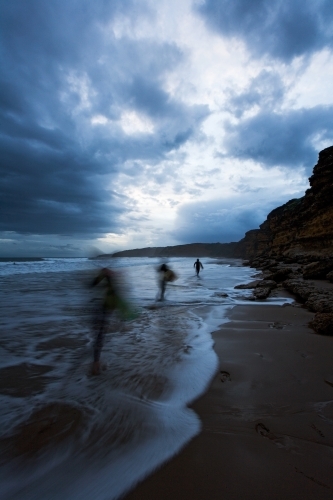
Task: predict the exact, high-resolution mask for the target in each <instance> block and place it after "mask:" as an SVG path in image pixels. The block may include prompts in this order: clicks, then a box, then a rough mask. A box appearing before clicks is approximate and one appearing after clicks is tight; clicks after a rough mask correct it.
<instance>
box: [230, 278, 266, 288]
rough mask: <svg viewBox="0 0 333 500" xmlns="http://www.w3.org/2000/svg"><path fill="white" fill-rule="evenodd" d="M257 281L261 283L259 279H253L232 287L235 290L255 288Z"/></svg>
mask: <svg viewBox="0 0 333 500" xmlns="http://www.w3.org/2000/svg"><path fill="white" fill-rule="evenodd" d="M259 283H261V280H255V281H251V282H250V283H245V284H242V285H236V286H234V288H236V289H237V290H250V289H251V288H255V287H256V286H257V285H258V284H259Z"/></svg>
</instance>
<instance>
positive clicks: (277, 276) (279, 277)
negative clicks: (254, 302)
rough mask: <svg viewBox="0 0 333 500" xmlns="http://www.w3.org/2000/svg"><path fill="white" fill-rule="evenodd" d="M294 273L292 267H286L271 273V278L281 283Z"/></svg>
mask: <svg viewBox="0 0 333 500" xmlns="http://www.w3.org/2000/svg"><path fill="white" fill-rule="evenodd" d="M293 273H294V269H293V268H292V267H284V268H282V269H279V270H278V271H276V273H273V274H271V275H270V279H271V280H274V281H276V282H277V283H281V282H282V281H285V280H286V279H287V278H288V277H289V276H290V275H291V274H293Z"/></svg>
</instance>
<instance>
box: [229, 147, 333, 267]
mask: <svg viewBox="0 0 333 500" xmlns="http://www.w3.org/2000/svg"><path fill="white" fill-rule="evenodd" d="M309 182H310V186H311V187H310V189H308V190H307V191H306V193H305V195H304V196H303V197H302V198H299V199H294V200H290V201H288V203H286V204H285V205H282V206H281V207H278V208H276V209H275V210H273V211H272V212H271V213H270V214H269V215H268V216H267V220H266V221H265V222H264V223H263V224H261V226H260V229H255V230H252V231H248V232H247V233H246V235H245V237H244V238H243V240H241V241H240V242H239V243H238V245H239V246H238V249H237V252H238V253H239V254H241V255H242V256H243V257H244V258H246V259H254V258H258V257H261V258H262V257H266V258H269V257H270V258H279V259H281V258H284V259H285V260H286V259H289V260H291V261H301V260H302V259H303V261H306V260H308V262H314V261H315V260H321V259H322V258H327V257H330V256H331V257H332V256H333V196H332V194H333V146H331V147H329V148H326V149H324V150H323V151H321V152H320V153H319V160H318V163H317V165H316V166H315V167H314V169H313V175H312V176H311V177H310V178H309ZM332 269H333V263H332V267H331V270H332ZM327 272H329V271H327Z"/></svg>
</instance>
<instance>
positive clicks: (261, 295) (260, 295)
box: [253, 287, 271, 300]
mask: <svg viewBox="0 0 333 500" xmlns="http://www.w3.org/2000/svg"><path fill="white" fill-rule="evenodd" d="M270 293H271V289H270V288H268V287H265V288H255V289H254V290H253V296H254V297H255V300H263V299H267V297H268V296H269V294H270Z"/></svg>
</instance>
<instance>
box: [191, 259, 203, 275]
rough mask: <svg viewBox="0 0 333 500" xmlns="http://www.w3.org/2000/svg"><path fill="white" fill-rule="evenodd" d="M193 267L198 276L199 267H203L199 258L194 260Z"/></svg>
mask: <svg viewBox="0 0 333 500" xmlns="http://www.w3.org/2000/svg"><path fill="white" fill-rule="evenodd" d="M193 267H195V272H196V274H197V276H199V273H200V269H203V268H204V267H203V265H202V264H201V262H200V260H199V259H197V260H196V261H195V262H194V264H193Z"/></svg>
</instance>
